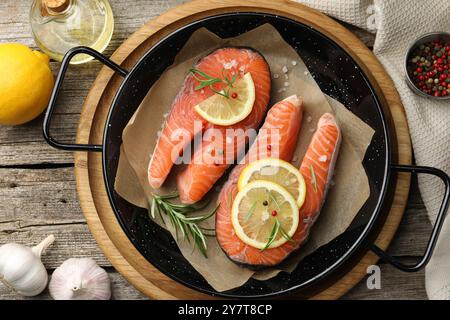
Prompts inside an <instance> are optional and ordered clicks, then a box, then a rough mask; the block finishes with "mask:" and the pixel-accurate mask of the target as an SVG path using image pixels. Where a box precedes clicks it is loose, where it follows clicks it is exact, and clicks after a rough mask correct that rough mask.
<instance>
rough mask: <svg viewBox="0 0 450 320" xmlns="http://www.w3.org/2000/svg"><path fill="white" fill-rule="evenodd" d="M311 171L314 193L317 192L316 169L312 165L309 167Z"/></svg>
mask: <svg viewBox="0 0 450 320" xmlns="http://www.w3.org/2000/svg"><path fill="white" fill-rule="evenodd" d="M309 169H310V170H311V182H312V184H313V186H314V191H315V192H317V180H316V173H315V172H314V167H313V166H312V164H310V165H309Z"/></svg>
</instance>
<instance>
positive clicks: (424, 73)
mask: <svg viewBox="0 0 450 320" xmlns="http://www.w3.org/2000/svg"><path fill="white" fill-rule="evenodd" d="M406 79H407V82H408V85H409V86H410V87H411V89H412V90H413V91H414V92H416V93H417V94H419V95H421V96H423V97H427V98H432V99H437V100H446V99H450V33H446V32H434V33H429V34H426V35H424V36H422V37H420V38H419V39H417V40H416V41H414V43H413V45H412V46H411V48H410V49H409V51H408V54H407V55H406Z"/></svg>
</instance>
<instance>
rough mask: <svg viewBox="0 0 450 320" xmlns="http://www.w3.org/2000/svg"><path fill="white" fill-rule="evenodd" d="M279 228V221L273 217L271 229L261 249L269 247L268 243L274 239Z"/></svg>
mask: <svg viewBox="0 0 450 320" xmlns="http://www.w3.org/2000/svg"><path fill="white" fill-rule="evenodd" d="M279 230H280V221H278V219H275V222H274V224H273V227H272V231H271V232H270V235H269V238H268V239H267V243H266V245H265V246H264V248H262V249H261V251H264V250H266V249H267V248H269V247H270V245H271V244H272V243H273V242H274V241H275V238H276V236H277V234H278V231H279Z"/></svg>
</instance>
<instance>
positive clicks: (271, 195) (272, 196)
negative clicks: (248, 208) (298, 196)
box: [268, 191, 281, 210]
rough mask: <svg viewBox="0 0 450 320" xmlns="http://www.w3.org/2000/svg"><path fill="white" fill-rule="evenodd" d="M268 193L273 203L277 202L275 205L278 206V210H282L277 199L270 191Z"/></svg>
mask: <svg viewBox="0 0 450 320" xmlns="http://www.w3.org/2000/svg"><path fill="white" fill-rule="evenodd" d="M268 193H269V197H270V198H271V199H272V201H273V202H275V204H276V205H277V207H278V210H281V207H280V204H279V203H278V201H277V199H275V196H274V195H273V194H272V193H271V192H270V191H268Z"/></svg>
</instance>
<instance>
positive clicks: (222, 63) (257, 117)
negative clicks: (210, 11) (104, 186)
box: [148, 47, 271, 203]
mask: <svg viewBox="0 0 450 320" xmlns="http://www.w3.org/2000/svg"><path fill="white" fill-rule="evenodd" d="M194 68H196V69H198V70H200V71H202V72H204V73H206V74H208V75H210V76H211V77H215V78H223V77H224V72H225V73H227V74H228V75H229V76H230V77H231V76H233V75H236V74H237V79H236V80H239V79H240V78H242V76H243V75H245V74H246V73H250V74H251V76H252V79H253V82H254V84H255V103H254V105H253V109H252V112H251V113H250V115H249V116H248V117H247V118H245V119H244V120H242V121H241V122H239V123H237V124H235V125H233V126H228V127H220V126H216V125H213V124H210V123H208V122H207V121H206V120H204V119H203V118H202V117H201V116H200V115H198V114H197V113H196V112H195V110H194V107H195V106H196V105H197V104H199V103H200V102H202V101H203V100H205V99H207V98H209V97H210V96H212V95H213V94H215V93H214V91H213V90H211V89H210V88H209V87H205V88H203V89H202V90H195V89H196V87H197V86H198V85H199V81H198V80H197V79H195V77H194V76H193V75H192V74H188V75H187V76H186V78H185V80H184V83H183V87H182V89H181V91H180V92H179V93H178V95H177V96H176V97H175V100H174V102H173V104H172V108H171V111H170V114H169V115H168V118H167V119H166V122H165V125H164V128H163V129H162V132H161V135H160V137H159V139H158V142H157V144H156V147H155V151H154V152H153V156H152V157H151V159H150V162H149V167H148V181H149V184H150V185H151V186H152V187H153V188H155V189H157V188H160V187H161V186H162V184H163V183H164V181H165V180H166V178H167V176H168V174H169V172H170V171H171V169H172V167H173V165H174V163H175V162H176V161H177V160H179V156H180V155H182V154H183V150H188V148H187V146H189V145H190V143H191V141H192V140H193V138H194V136H196V135H197V134H199V133H201V132H202V133H203V132H205V131H207V130H208V129H211V130H213V131H214V130H216V131H219V132H220V133H223V131H224V130H225V129H227V128H228V129H233V130H238V129H240V130H248V129H256V128H257V127H258V126H259V125H260V123H261V121H262V119H263V117H264V115H265V114H266V112H267V105H268V102H269V96H270V89H271V80H270V70H269V65H268V64H267V62H266V61H265V59H264V57H263V56H262V55H261V54H259V53H258V52H256V51H255V50H253V49H251V48H240V47H225V48H220V49H217V50H215V51H214V52H212V53H211V54H209V55H207V56H205V57H203V58H202V59H200V61H199V62H198V63H197V64H196V65H195V66H194ZM222 87H223V84H221V83H217V84H215V85H214V89H215V90H221V89H222ZM223 140H225V141H226V140H227V139H223ZM238 140H239V139H237V138H233V140H232V141H231V143H232V145H233V146H234V148H230V149H235V150H237V151H236V152H233V153H232V154H230V152H228V153H227V152H224V153H223V154H219V155H217V156H221V158H222V159H217V160H215V161H214V163H212V164H211V163H205V160H204V159H203V158H201V157H200V154H199V152H202V151H201V150H208V149H209V148H208V147H210V146H209V144H211V142H208V141H206V142H203V141H202V142H201V143H200V148H198V150H197V151H196V153H195V154H194V157H193V159H192V160H191V159H188V162H191V163H192V162H193V161H194V160H195V161H196V165H193V166H190V165H189V166H188V168H186V171H185V172H184V173H182V174H181V175H180V177H179V179H178V187H179V189H180V190H179V191H180V198H181V200H182V201H183V202H189V203H191V202H196V201H198V200H200V199H201V198H202V197H203V195H204V194H205V193H206V192H207V191H208V190H209V189H210V188H211V187H212V186H213V184H214V183H215V181H216V180H217V179H218V178H220V176H221V175H223V173H224V172H225V170H226V169H227V168H228V166H229V164H228V165H227V163H228V162H231V163H232V162H233V160H234V158H235V155H236V154H237V153H238V151H239V150H241V149H242V148H243V147H245V144H244V145H243V143H239V141H238ZM214 143H215V144H216V145H217V143H218V142H214ZM223 143H225V142H223ZM215 147H217V149H220V148H219V147H223V145H220V146H215ZM189 150H190V148H189ZM205 152H206V151H205ZM189 160H191V161H189ZM200 180H201V181H200Z"/></svg>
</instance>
